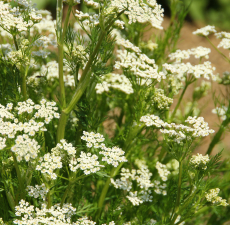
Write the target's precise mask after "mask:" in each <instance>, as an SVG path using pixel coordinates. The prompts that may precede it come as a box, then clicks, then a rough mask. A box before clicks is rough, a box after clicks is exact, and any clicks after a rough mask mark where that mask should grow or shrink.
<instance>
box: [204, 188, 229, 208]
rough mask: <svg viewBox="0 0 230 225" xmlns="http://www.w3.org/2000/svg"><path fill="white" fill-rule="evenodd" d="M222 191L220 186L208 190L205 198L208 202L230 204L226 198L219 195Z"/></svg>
mask: <svg viewBox="0 0 230 225" xmlns="http://www.w3.org/2000/svg"><path fill="white" fill-rule="evenodd" d="M219 192H220V189H219V188H215V189H210V190H209V191H208V192H206V193H205V198H206V200H207V201H208V202H211V203H213V204H215V203H216V204H217V205H219V206H220V205H222V206H227V205H229V204H228V203H227V201H226V199H222V198H221V197H219V196H218V194H219Z"/></svg>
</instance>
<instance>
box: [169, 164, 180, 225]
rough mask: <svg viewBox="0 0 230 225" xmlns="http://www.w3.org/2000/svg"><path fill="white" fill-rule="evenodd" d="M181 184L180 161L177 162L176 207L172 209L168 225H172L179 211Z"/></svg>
mask: <svg viewBox="0 0 230 225" xmlns="http://www.w3.org/2000/svg"><path fill="white" fill-rule="evenodd" d="M181 184H182V161H179V178H178V187H177V197H176V205H175V209H174V216H173V218H172V220H171V223H170V225H173V224H174V222H175V220H176V218H177V216H178V211H179V207H180V196H181ZM172 215H173V214H172Z"/></svg>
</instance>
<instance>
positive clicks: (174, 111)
mask: <svg viewBox="0 0 230 225" xmlns="http://www.w3.org/2000/svg"><path fill="white" fill-rule="evenodd" d="M188 85H189V84H188V83H187V82H186V84H185V86H184V89H183V91H182V93H181V95H180V98H179V100H178V102H177V104H176V107H175V109H174V110H173V112H172V115H171V118H170V120H171V121H172V119H173V118H174V116H175V114H176V112H177V109H178V108H179V106H180V103H181V100H182V98H183V97H184V93H185V91H186V89H187V87H188Z"/></svg>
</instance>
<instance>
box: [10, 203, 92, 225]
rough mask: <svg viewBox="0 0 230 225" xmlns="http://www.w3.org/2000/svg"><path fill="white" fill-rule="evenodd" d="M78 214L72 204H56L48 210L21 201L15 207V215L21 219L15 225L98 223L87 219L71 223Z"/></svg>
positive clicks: (16, 220) (44, 206)
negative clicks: (72, 218)
mask: <svg viewBox="0 0 230 225" xmlns="http://www.w3.org/2000/svg"><path fill="white" fill-rule="evenodd" d="M75 213H76V208H74V207H73V206H72V205H71V204H64V205H63V206H62V207H60V204H56V205H54V206H51V207H50V208H47V206H46V205H45V204H42V206H41V209H40V208H38V207H36V208H35V207H34V206H33V205H30V204H29V203H28V202H26V201H25V200H23V199H22V200H21V201H20V202H19V205H18V206H16V207H15V215H16V216H18V217H21V218H20V219H15V220H14V221H13V222H14V224H18V225H34V224H51V225H55V224H58V225H83V224H85V225H95V224H96V222H93V221H91V220H88V218H87V217H83V218H80V219H78V220H77V221H76V222H71V216H72V215H74V214H75Z"/></svg>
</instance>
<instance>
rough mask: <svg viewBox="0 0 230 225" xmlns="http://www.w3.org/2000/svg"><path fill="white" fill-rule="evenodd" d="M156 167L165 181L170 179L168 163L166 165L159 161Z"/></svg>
mask: <svg viewBox="0 0 230 225" xmlns="http://www.w3.org/2000/svg"><path fill="white" fill-rule="evenodd" d="M156 169H157V171H158V174H159V176H160V178H161V179H162V180H163V181H167V180H168V175H169V174H170V171H169V170H167V168H166V165H164V164H162V163H160V162H158V161H157V163H156Z"/></svg>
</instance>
